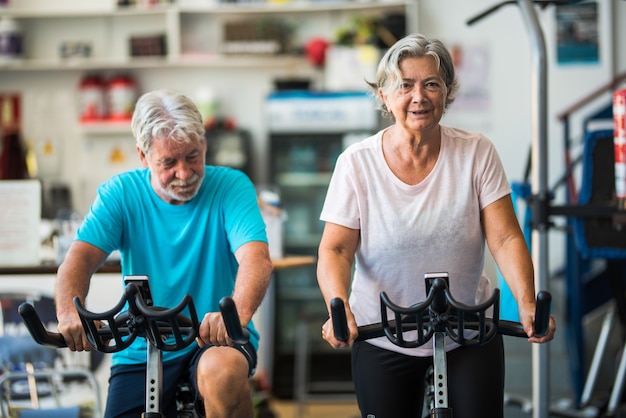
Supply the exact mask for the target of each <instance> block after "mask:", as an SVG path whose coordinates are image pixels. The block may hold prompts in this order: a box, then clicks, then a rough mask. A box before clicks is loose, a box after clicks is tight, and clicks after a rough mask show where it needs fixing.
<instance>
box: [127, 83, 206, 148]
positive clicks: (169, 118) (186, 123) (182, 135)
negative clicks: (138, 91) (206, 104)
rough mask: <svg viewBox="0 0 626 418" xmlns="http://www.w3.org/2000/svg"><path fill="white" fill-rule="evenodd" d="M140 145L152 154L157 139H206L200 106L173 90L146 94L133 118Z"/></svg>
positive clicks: (137, 106)
mask: <svg viewBox="0 0 626 418" xmlns="http://www.w3.org/2000/svg"><path fill="white" fill-rule="evenodd" d="M130 125H131V129H132V132H133V135H134V136H135V141H136V142H137V146H138V147H139V148H140V149H141V150H142V151H143V153H144V154H146V155H147V154H149V153H150V150H151V149H152V142H153V141H154V140H161V139H171V140H174V141H179V142H181V143H198V142H204V141H205V137H204V124H203V123H202V116H201V115H200V112H199V111H198V108H197V107H196V105H195V104H194V103H193V102H192V101H191V99H189V98H188V97H187V96H184V95H182V94H180V93H178V92H175V91H173V90H167V89H163V90H154V91H151V92H148V93H145V94H144V95H142V96H141V97H140V98H139V100H137V104H136V105H135V111H134V113H133V118H132V121H131V124H130Z"/></svg>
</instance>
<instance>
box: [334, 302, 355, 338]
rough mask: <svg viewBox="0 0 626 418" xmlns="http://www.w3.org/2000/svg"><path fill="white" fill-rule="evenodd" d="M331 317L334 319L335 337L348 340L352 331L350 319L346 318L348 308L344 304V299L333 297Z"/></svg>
mask: <svg viewBox="0 0 626 418" xmlns="http://www.w3.org/2000/svg"><path fill="white" fill-rule="evenodd" d="M330 317H331V318H332V321H333V331H334V333H335V338H336V339H338V340H339V341H348V338H349V337H350V332H349V331H348V319H347V318H346V308H345V306H344V304H343V299H341V298H333V299H332V300H331V301H330Z"/></svg>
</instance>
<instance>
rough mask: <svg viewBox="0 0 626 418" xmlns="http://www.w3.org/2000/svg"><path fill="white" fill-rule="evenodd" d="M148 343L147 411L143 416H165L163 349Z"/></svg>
mask: <svg viewBox="0 0 626 418" xmlns="http://www.w3.org/2000/svg"><path fill="white" fill-rule="evenodd" d="M147 345H148V362H147V364H146V368H147V370H146V412H144V413H143V414H141V417H142V418H165V415H164V414H162V413H161V388H162V383H161V382H162V380H163V363H162V359H161V350H159V349H158V348H156V347H155V346H154V345H152V344H151V343H150V342H148V343H147Z"/></svg>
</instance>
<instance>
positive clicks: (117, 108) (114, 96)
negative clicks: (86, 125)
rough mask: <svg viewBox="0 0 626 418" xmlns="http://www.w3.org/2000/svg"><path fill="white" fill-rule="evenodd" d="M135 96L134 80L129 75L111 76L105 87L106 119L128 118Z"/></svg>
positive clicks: (120, 119)
mask: <svg viewBox="0 0 626 418" xmlns="http://www.w3.org/2000/svg"><path fill="white" fill-rule="evenodd" d="M136 96H137V93H136V89H135V81H134V80H133V79H132V78H131V77H128V76H118V77H115V78H113V79H112V80H111V81H110V82H109V85H108V89H107V99H108V100H107V103H108V109H109V114H108V119H110V120H116V121H124V120H130V119H131V118H132V116H133V110H134V108H135V100H136V98H137V97H136Z"/></svg>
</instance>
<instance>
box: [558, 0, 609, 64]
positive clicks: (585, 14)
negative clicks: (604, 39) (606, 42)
mask: <svg viewBox="0 0 626 418" xmlns="http://www.w3.org/2000/svg"><path fill="white" fill-rule="evenodd" d="M556 27H557V48H556V54H557V62H558V64H576V63H583V64H595V63H598V62H599V60H600V47H599V34H598V4H597V3H596V2H593V3H582V4H570V5H561V6H557V7H556Z"/></svg>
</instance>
